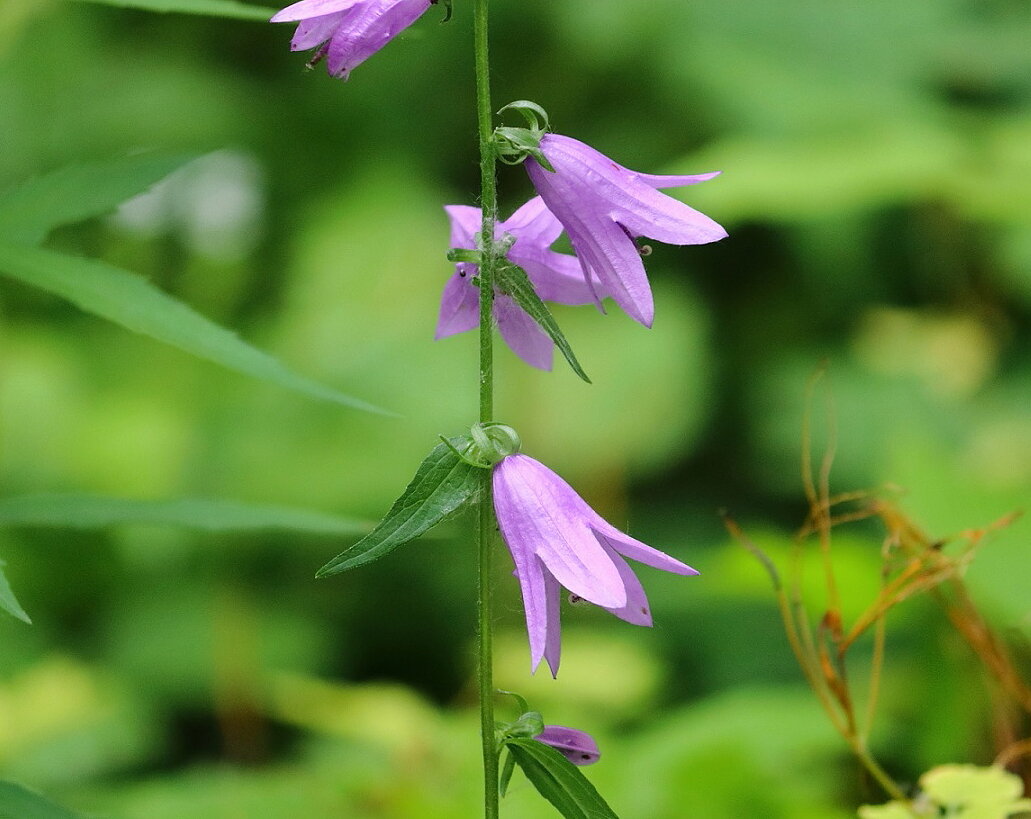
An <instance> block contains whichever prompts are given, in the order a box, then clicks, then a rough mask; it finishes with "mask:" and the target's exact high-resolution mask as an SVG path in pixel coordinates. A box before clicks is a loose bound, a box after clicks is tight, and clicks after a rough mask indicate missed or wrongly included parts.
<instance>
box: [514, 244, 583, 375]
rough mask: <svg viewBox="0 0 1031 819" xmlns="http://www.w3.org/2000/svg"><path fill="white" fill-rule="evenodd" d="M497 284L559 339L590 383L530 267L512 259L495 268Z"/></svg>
mask: <svg viewBox="0 0 1031 819" xmlns="http://www.w3.org/2000/svg"><path fill="white" fill-rule="evenodd" d="M494 286H495V287H497V288H498V290H500V291H501V292H502V293H504V294H505V295H506V296H510V297H511V298H512V299H513V300H514V301H515V302H516V304H518V305H519V306H520V307H521V308H523V310H525V311H526V313H527V314H528V315H529V316H530V318H532V319H533V320H534V321H536V322H537V324H539V325H540V327H541V329H542V330H544V332H545V333H547V334H548V336H549V337H550V338H551V340H552V341H554V342H555V346H556V347H558V349H559V351H560V352H561V353H562V355H563V356H564V357H565V359H566V361H568V362H569V366H570V367H572V368H573V372H575V373H576V374H577V375H578V376H580V377H581V378H582V379H583V380H584V381H586V382H587V383H588V384H590V383H591V379H590V378H588V377H587V373H585V372H584V371H583V367H581V366H580V362H579V361H577V360H576V356H575V355H573V348H572V347H570V346H569V342H568V341H566V337H565V336H564V335H563V334H562V331H561V330H560V329H559V326H558V322H556V321H555V317H554V316H552V315H551V311H550V310H549V309H548V307H547V305H546V304H545V303H544V302H543V301H541V297H540V296H538V295H537V291H536V290H534V289H533V284H532V283H531V282H530V277H529V276H527V275H526V271H525V270H523V269H522V268H521V267H519V266H517V265H514V264H511V263H502V264H499V265H498V267H497V270H495V271H494Z"/></svg>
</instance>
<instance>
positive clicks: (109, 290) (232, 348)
mask: <svg viewBox="0 0 1031 819" xmlns="http://www.w3.org/2000/svg"><path fill="white" fill-rule="evenodd" d="M0 273H6V274H7V275H8V276H10V277H11V278H14V279H17V280H18V281H21V282H24V283H25V284H30V285H33V286H35V287H40V288H42V289H44V290H47V291H49V292H51V293H54V294H55V295H58V296H62V297H64V298H66V299H68V300H69V301H71V302H73V303H74V304H76V305H78V306H79V307H81V308H82V309H83V310H86V311H87V312H90V313H95V314H96V315H98V316H101V317H102V318H106V319H109V320H110V321H113V322H114V323H115V324H120V325H122V326H123V327H125V328H126V329H128V330H133V331H134V332H137V333H142V334H143V335H146V336H150V337H151V338H154V339H157V340H158V341H163V342H165V343H166V344H171V345H172V346H173V347H178V348H179V349H180V350H185V351H186V352H188V353H192V354H193V355H196V356H199V357H200V358H206V359H207V360H209V361H214V362H215V363H216V364H221V365H222V366H223V367H227V368H229V369H231V370H236V371H237V372H241V373H244V374H246V375H250V376H253V377H255V378H260V379H262V380H264V381H270V382H272V383H274V384H278V385H279V386H281V387H286V388H287V389H291V390H295V391H297V392H301V393H304V394H305V395H309V396H311V397H314V398H321V399H323V400H325V401H333V402H335V403H337V404H342V405H343V406H346V407H351V408H352V409H358V410H364V411H366V412H374V413H380V414H384V415H387V414H390V413H388V412H387V411H386V410H383V409H380V408H379V407H376V406H373V405H372V404H369V403H367V402H365V401H362V400H360V399H358V398H353V397H351V396H349V395H345V394H344V393H341V392H338V391H336V390H334V389H330V388H329V387H326V386H324V385H322V384H319V383H318V382H317V381H312V380H311V379H309V378H305V377H304V376H301V375H297V374H296V373H294V372H292V371H290V370H288V369H287V368H286V367H284V366H283V365H282V364H280V363H279V361H277V360H276V359H274V358H272V356H270V355H268V354H267V353H263V352H261V351H260V350H258V349H256V348H254V347H251V346H250V345H249V344H247V343H246V342H244V341H241V340H240V339H239V338H238V337H237V336H236V335H235V334H233V333H231V332H229V331H228V330H226V329H224V328H223V327H220V326H219V325H217V324H215V323H214V322H212V321H210V320H208V319H206V318H204V317H203V316H202V315H200V314H199V313H196V312H194V311H193V310H192V309H191V308H189V307H188V306H186V305H185V304H183V303H182V302H179V301H176V300H175V299H174V298H172V297H171V296H169V295H167V294H166V293H163V292H162V291H161V290H158V289H157V288H156V287H154V286H153V285H151V284H150V283H149V282H147V281H146V280H145V279H143V278H141V277H139V276H136V275H133V274H132V273H127V272H126V271H124V270H120V269H118V268H117V267H112V266H111V265H109V264H105V263H104V262H100V261H96V260H94V259H81V258H77V257H75V256H66V255H64V254H62V253H56V252H54V251H52V250H46V249H44V248H37V247H28V246H24V245H15V244H8V243H6V242H0Z"/></svg>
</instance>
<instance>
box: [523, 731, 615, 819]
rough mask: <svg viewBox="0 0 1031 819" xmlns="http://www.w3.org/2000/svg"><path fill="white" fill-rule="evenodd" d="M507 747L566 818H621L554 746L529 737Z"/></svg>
mask: <svg viewBox="0 0 1031 819" xmlns="http://www.w3.org/2000/svg"><path fill="white" fill-rule="evenodd" d="M505 747H506V748H507V749H508V752H509V753H510V754H511V755H512V758H513V759H514V760H515V763H516V764H517V765H518V766H519V767H520V768H522V770H523V773H525V774H526V778H527V779H529V780H530V782H531V783H532V784H533V786H534V787H535V788H536V789H537V791H538V792H539V793H540V795H541V796H543V797H544V798H545V799H547V800H548V801H549V802H551V804H552V805H554V806H555V807H556V809H558V812H559V813H561V814H562V815H563V816H564V817H566V819H618V817H617V816H616V814H615V812H614V811H613V810H612V808H610V807H609V806H608V803H606V802H605V800H604V799H602V798H601V795H600V794H599V793H598V791H597V790H595V788H594V785H592V784H591V783H590V781H589V780H588V779H587V777H585V776H584V775H583V774H582V773H580V771H579V769H578V768H577V767H576V766H575V765H574V764H573V763H572V762H570V761H569V760H568V759H566V758H565V757H564V756H562V754H560V753H559V752H558V751H556V750H555V749H554V748H552V747H550V746H548V745H545V744H544V743H542V742H538V741H537V740H535V739H528V738H525V737H518V738H513V739H509V740H507V741H506V742H505Z"/></svg>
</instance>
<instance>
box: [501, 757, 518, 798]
mask: <svg viewBox="0 0 1031 819" xmlns="http://www.w3.org/2000/svg"><path fill="white" fill-rule="evenodd" d="M514 771H515V758H514V757H513V756H512V752H511V751H509V752H508V753H507V754H505V764H504V765H502V766H501V778H500V779H499V780H498V793H499V794H501V796H502V798H504V797H505V796H506V795H507V794H508V785H509V783H510V782H511V781H512V774H513V772H514Z"/></svg>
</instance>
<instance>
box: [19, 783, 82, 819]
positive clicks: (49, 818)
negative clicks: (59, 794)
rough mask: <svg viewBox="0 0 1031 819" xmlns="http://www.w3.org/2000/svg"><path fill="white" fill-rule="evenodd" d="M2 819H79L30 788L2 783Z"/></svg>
mask: <svg viewBox="0 0 1031 819" xmlns="http://www.w3.org/2000/svg"><path fill="white" fill-rule="evenodd" d="M0 819H78V816H77V814H74V813H72V812H71V811H68V810H65V809H64V808H62V807H61V806H59V805H55V804H54V803H53V802H51V801H50V800H49V799H45V798H43V797H42V796H40V795H39V794H38V793H34V792H33V791H30V790H29V789H28V788H23V787H22V786H21V785H16V784H14V783H13V782H0Z"/></svg>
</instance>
